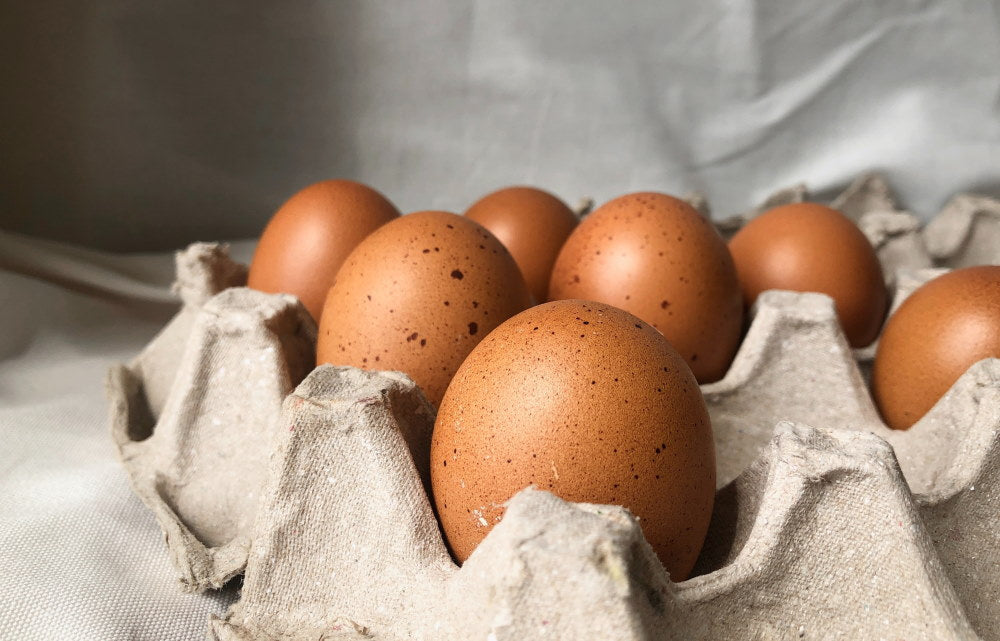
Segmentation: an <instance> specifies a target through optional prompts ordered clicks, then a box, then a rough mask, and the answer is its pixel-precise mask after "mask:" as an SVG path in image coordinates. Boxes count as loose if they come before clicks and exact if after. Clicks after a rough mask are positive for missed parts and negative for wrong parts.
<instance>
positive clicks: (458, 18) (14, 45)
mask: <svg viewBox="0 0 1000 641" xmlns="http://www.w3.org/2000/svg"><path fill="white" fill-rule="evenodd" d="M997 15H998V7H997V4H996V3H993V2H987V1H979V2H973V1H971V0H970V1H961V0H941V1H939V2H909V1H907V2H904V1H901V0H894V1H884V2H877V3H875V2H868V1H862V0H856V1H847V2H829V0H802V1H800V2H784V3H775V2H769V3H765V2H750V1H742V2H739V1H732V2H723V1H721V0H700V1H695V0H689V1H688V0H686V1H683V2H681V1H678V2H670V3H667V2H641V3H640V2H630V3H627V4H625V3H605V2H596V1H592V0H573V1H570V0H566V1H550V2H538V1H534V2H515V3H511V2H505V3H500V2H474V3H467V2H457V1H456V2H443V1H440V0H439V1H437V2H419V3H404V2H393V3H389V2H360V1H357V2H319V1H312V2H308V1H303V2H272V3H265V2H193V1H191V0H173V1H168V2H156V3H150V2H125V1H124V0H106V1H102V2H72V1H70V0H47V1H46V2H37V3H28V2H20V3H15V2H5V3H0V86H2V90H0V228H2V229H6V230H8V231H18V232H21V233H28V234H34V235H40V236H47V237H50V238H55V239H61V240H65V241H70V242H72V243H76V244H84V245H91V246H97V247H102V248H107V249H114V250H119V251H123V250H137V249H151V248H158V249H173V248H177V247H180V246H182V245H184V244H186V243H187V242H188V241H191V240H212V239H217V238H240V237H250V236H254V235H256V234H257V232H258V231H259V229H260V228H261V227H262V226H263V224H264V223H265V221H266V219H267V218H268V216H269V215H270V214H271V212H272V211H273V209H274V208H275V207H276V206H277V205H278V204H279V203H280V202H281V201H282V200H283V199H284V198H285V197H286V196H287V195H289V194H290V193H291V192H293V191H294V190H296V189H297V188H299V187H301V186H303V185H305V184H307V183H309V182H312V181H315V180H319V179H323V178H327V177H331V176H348V177H354V178H358V179H361V180H364V181H366V182H369V183H371V184H372V185H375V186H377V187H379V188H380V189H382V190H383V191H384V192H385V193H386V194H387V195H389V196H390V197H391V198H393V199H394V200H395V201H396V202H397V204H398V205H399V206H400V207H401V208H402V209H404V210H414V209H419V208H426V207H443V208H449V209H457V210H460V209H462V208H464V206H465V205H467V204H468V203H469V202H470V201H471V200H473V199H474V198H475V197H476V196H478V195H480V194H482V193H483V192H485V191H487V190H490V189H493V188H495V187H498V186H502V185H504V184H506V183H511V182H530V183H535V184H539V185H542V186H545V187H548V188H550V189H552V190H554V191H555V192H557V193H558V194H560V195H562V196H563V197H564V198H566V199H568V200H574V199H576V198H577V197H579V196H584V195H588V196H593V197H594V198H596V199H597V200H598V201H600V200H603V199H606V198H609V197H611V196H614V195H616V194H619V193H622V192H625V191H627V190H633V189H641V188H654V189H663V190H668V191H673V192H683V191H686V190H689V189H700V190H703V191H705V192H707V193H708V194H709V195H710V197H711V199H712V201H713V204H714V205H715V208H716V210H717V212H718V213H719V214H720V215H724V214H727V213H732V212H734V211H737V210H741V209H744V208H746V207H747V206H749V205H750V204H752V203H755V202H756V201H757V200H758V199H760V198H761V197H762V196H763V195H764V194H765V193H767V192H769V191H770V190H771V189H773V188H775V187H780V186H785V185H787V184H789V183H792V182H795V181H799V180H808V181H809V182H810V183H811V184H812V186H813V187H815V188H818V189H829V188H832V187H833V186H836V185H839V184H843V183H845V182H846V181H847V180H849V179H850V178H853V177H854V176H855V175H857V174H858V173H860V172H861V171H863V170H866V169H872V168H880V169H884V170H886V171H887V172H888V174H889V176H890V179H891V180H892V181H893V183H894V185H895V186H897V187H898V188H899V190H900V192H901V195H902V197H903V199H904V201H905V202H907V203H909V204H910V205H911V206H912V207H913V208H914V209H916V211H917V212H918V213H920V214H923V215H928V214H930V213H932V212H933V211H935V210H936V209H937V208H938V207H939V205H940V204H941V203H942V201H943V200H944V199H945V198H946V197H947V196H949V195H950V194H952V193H954V192H956V191H960V190H969V189H973V190H980V191H986V192H989V193H993V194H1000V111H998V110H1000V103H998V100H1000V66H998V64H997V61H998V60H1000V26H998V22H997ZM249 249H250V245H249V244H245V245H244V246H243V247H242V252H241V255H242V256H243V257H244V258H245V257H247V256H248V255H249ZM171 273H172V266H171V258H170V255H169V254H168V253H167V252H161V253H157V254H151V255H136V256H116V255H109V254H101V253H95V252H90V251H85V250H81V249H79V248H78V247H70V246H61V245H56V244H52V243H47V242H39V241H37V240H32V239H26V238H22V237H16V236H14V235H11V234H5V233H3V232H0V437H2V438H0V568H2V571H0V637H2V638H11V639H15V638H16V639H46V640H47V641H49V640H52V639H105V640H115V641H116V640H125V639H158V640H164V641H173V640H180V639H193V638H200V637H201V635H202V633H203V631H204V629H205V621H206V618H207V616H208V613H210V612H219V611H221V610H222V609H223V608H224V607H225V605H226V604H227V603H228V602H229V601H230V600H231V599H232V597H233V593H232V592H231V591H230V592H226V593H223V594H221V595H211V596H185V595H181V594H179V593H178V591H177V589H176V584H175V581H174V579H173V574H172V570H171V569H170V567H169V561H168V560H167V556H166V551H165V547H164V546H163V543H162V540H161V534H160V533H159V531H158V529H157V527H156V525H155V523H154V521H153V519H152V517H151V515H150V514H149V513H148V512H147V511H146V510H145V508H144V507H143V506H142V504H141V503H140V502H139V500H138V499H136V498H135V497H134V496H133V495H132V494H131V492H130V490H129V488H128V484H127V481H126V479H125V475H124V472H123V471H122V469H121V467H120V466H119V465H118V463H117V462H116V461H115V460H114V456H113V454H112V447H111V442H110V437H109V435H108V433H107V425H106V405H105V401H104V398H103V393H102V386H103V378H104V373H105V370H106V368H107V367H108V365H109V364H110V363H111V362H113V361H115V360H125V359H128V358H130V357H131V356H133V355H134V354H135V353H136V352H137V351H138V350H139V349H140V348H141V346H142V345H143V344H145V343H146V342H147V341H148V340H149V339H150V338H151V337H152V336H153V334H154V333H155V332H156V331H157V329H158V328H159V327H161V326H162V325H163V323H165V322H166V320H167V319H168V318H169V317H170V315H171V314H172V313H173V311H174V310H175V309H176V305H175V303H173V302H171V301H172V299H171V296H170V293H169V289H168V286H169V281H170V278H171Z"/></svg>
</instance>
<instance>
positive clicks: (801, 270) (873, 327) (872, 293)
mask: <svg viewBox="0 0 1000 641" xmlns="http://www.w3.org/2000/svg"><path fill="white" fill-rule="evenodd" d="M729 250H730V251H731V252H732V253H733V260H734V261H736V271H737V272H738V273H739V278H740V285H741V286H742V288H743V297H744V298H745V299H746V304H747V306H750V305H753V302H754V301H755V300H757V296H759V295H760V293H761V292H763V291H765V290H768V289H786V290H791V291H796V292H820V293H822V294H826V295H827V296H829V297H830V298H832V299H833V302H834V305H835V306H836V309H837V316H838V318H839V319H840V324H841V326H842V327H843V329H844V334H845V336H847V340H848V342H849V343H850V344H851V346H852V347H864V346H865V345H868V344H869V343H871V342H872V341H873V340H875V337H876V336H878V331H879V327H881V325H882V320H883V319H884V318H885V313H886V309H887V307H888V304H889V296H888V293H887V291H886V288H885V280H884V279H883V276H882V266H881V264H879V262H878V257H877V256H876V255H875V250H874V249H873V248H872V246H871V243H869V242H868V239H867V238H865V235H864V234H863V233H862V232H861V230H860V229H859V228H858V226H857V225H855V224H854V223H853V222H851V220H850V219H849V218H847V217H846V216H844V215H843V214H841V213H840V212H839V211H837V210H836V209H831V208H829V207H825V206H823V205H819V204H816V203H795V204H792V205H783V206H781V207H775V208H774V209H771V210H769V211H767V212H765V213H763V214H761V215H760V216H758V217H757V218H754V219H753V220H751V221H750V222H749V223H747V225H746V226H745V227H743V229H741V230H740V231H739V232H737V233H736V235H735V236H733V238H732V239H731V240H730V241H729Z"/></svg>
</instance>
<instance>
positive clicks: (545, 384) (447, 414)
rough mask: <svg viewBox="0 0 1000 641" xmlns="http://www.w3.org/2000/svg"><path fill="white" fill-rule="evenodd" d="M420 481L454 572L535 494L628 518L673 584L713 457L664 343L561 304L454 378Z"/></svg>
mask: <svg viewBox="0 0 1000 641" xmlns="http://www.w3.org/2000/svg"><path fill="white" fill-rule="evenodd" d="M431 481H432V487H433V495H434V502H435V505H436V507H437V511H438V514H439V515H440V518H441V524H442V527H443V529H444V532H445V534H446V536H447V540H448V544H449V546H450V547H451V549H452V551H453V553H454V554H455V556H456V557H457V558H458V559H459V560H460V561H464V560H465V559H466V558H468V556H469V554H470V553H471V552H472V551H473V549H474V548H475V547H476V546H477V545H478V543H479V542H480V541H481V540H482V539H483V537H484V536H485V535H486V534H487V532H489V530H490V529H491V528H492V527H493V526H494V525H495V524H496V523H497V522H498V521H499V520H500V519H501V517H502V515H503V504H504V502H505V501H507V499H509V498H510V497H511V496H513V495H514V494H515V493H516V492H518V491H519V490H521V489H523V488H525V487H527V486H529V485H535V486H536V487H538V488H540V489H543V490H548V491H550V492H553V493H555V494H556V495H558V496H560V497H562V498H564V499H566V500H568V501H583V502H590V503H602V504H619V505H623V506H625V507H626V508H628V509H630V510H631V511H632V512H633V513H634V514H636V515H637V516H638V517H639V518H640V519H641V520H640V523H641V526H642V531H643V533H644V535H645V537H646V539H647V540H648V541H649V543H650V544H651V545H652V547H653V549H654V550H655V551H656V553H657V555H658V556H659V558H660V560H661V561H662V562H663V565H664V567H666V568H667V570H668V571H669V572H670V575H671V578H672V579H673V580H675V581H676V580H681V579H683V578H685V577H687V575H688V574H689V573H690V571H691V568H692V567H693V565H694V562H695V559H696V558H697V556H698V553H699V551H700V550H701V546H702V543H703V541H704V538H705V533H706V531H707V528H708V523H709V519H710V517H711V513H712V504H713V501H714V497H715V446H714V443H713V440H712V429H711V423H710V422H709V417H708V411H707V409H706V407H705V402H704V399H703V398H702V395H701V392H700V390H699V388H698V384H697V382H696V381H695V378H694V376H693V375H692V373H691V370H690V369H689V368H688V366H687V365H686V363H685V362H684V360H683V359H682V358H681V357H680V356H679V355H678V354H677V352H676V351H675V350H674V349H673V348H672V347H671V346H670V344H669V343H668V342H667V340H666V339H665V338H664V337H663V335H662V334H660V333H659V332H657V331H656V330H655V329H654V328H652V327H651V326H650V325H648V324H646V323H644V322H642V321H641V320H639V319H638V318H636V317H635V316H633V315H631V314H629V313H628V312H625V311H622V310H620V309H616V308H614V307H612V306H610V305H605V304H602V303H594V302H589V301H575V300H564V301H557V302H552V303H547V304H544V305H539V306H537V307H533V308H531V309H529V310H527V311H525V312H523V313H521V314H518V315H517V316H515V317H513V318H511V319H510V320H509V321H507V322H505V323H504V324H503V325H501V326H500V327H498V328H497V329H496V330H494V331H493V332H492V333H491V334H490V335H489V336H487V337H486V338H485V339H484V340H483V342H482V343H480V344H479V345H478V346H477V347H476V349H475V350H473V351H472V353H471V354H470V355H469V357H468V358H467V359H466V361H465V363H463V364H462V367H461V368H460V369H459V371H458V373H457V374H456V376H455V378H454V380H453V381H452V383H451V385H450V386H449V388H448V392H447V394H445V397H444V400H443V402H442V403H441V408H440V411H439V412H438V416H437V421H436V422H435V425H434V434H433V438H432V444H431Z"/></svg>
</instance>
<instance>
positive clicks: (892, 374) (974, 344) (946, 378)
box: [872, 266, 1000, 429]
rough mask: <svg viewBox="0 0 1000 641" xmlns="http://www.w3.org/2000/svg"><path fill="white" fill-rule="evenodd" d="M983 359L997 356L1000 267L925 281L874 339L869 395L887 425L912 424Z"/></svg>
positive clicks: (999, 349)
mask: <svg viewBox="0 0 1000 641" xmlns="http://www.w3.org/2000/svg"><path fill="white" fill-rule="evenodd" d="M985 358H1000V266H980V267H968V268H965V269H959V270H957V271H953V272H950V273H947V274H944V275H942V276H939V277H937V278H935V279H934V280H931V281H929V282H928V283H926V284H925V285H923V286H922V287H920V288H919V289H917V290H916V291H915V292H913V294H911V295H910V296H909V297H908V298H907V299H906V300H905V301H904V302H903V304H902V305H900V307H899V309H897V310H896V312H895V313H894V314H893V315H892V316H891V317H889V320H888V322H886V325H885V329H884V330H883V331H882V336H881V338H879V343H878V349H877V350H876V352H875V362H874V364H873V367H872V394H873V396H874V398H875V402H876V404H877V405H878V408H879V411H880V412H881V413H882V417H883V419H884V420H885V422H886V424H887V425H888V426H889V427H892V428H894V429H907V428H909V427H911V426H912V425H913V424H914V423H916V422H917V421H918V420H919V419H920V418H921V417H922V416H923V415H924V414H926V413H927V412H928V411H929V410H930V409H931V408H932V407H933V406H934V405H935V404H936V403H937V402H938V400H940V399H941V397H942V396H944V394H945V392H947V391H948V389H949V388H950V387H951V386H952V385H953V384H954V383H955V381H957V380H958V379H959V377H960V376H961V375H962V374H964V373H965V372H966V370H968V369H969V368H970V367H972V365H974V364H975V363H977V362H979V361H981V360H983V359H985Z"/></svg>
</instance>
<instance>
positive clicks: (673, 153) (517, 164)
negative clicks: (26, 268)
mask: <svg viewBox="0 0 1000 641" xmlns="http://www.w3.org/2000/svg"><path fill="white" fill-rule="evenodd" d="M6 4H7V5H8V6H7V7H5V8H4V9H3V10H0V11H2V13H0V59H3V60H4V63H5V64H4V65H0V82H2V83H3V86H4V87H7V88H10V89H11V90H10V91H5V92H4V95H3V97H2V98H0V122H2V123H4V124H5V125H6V126H7V128H6V129H5V130H4V143H3V149H4V161H3V162H2V163H0V228H5V229H8V230H11V231H19V232H21V233H28V234H34V235H45V236H46V237H49V238H56V239H61V240H66V241H70V242H78V243H85V244H89V245H91V246H100V247H104V248H109V249H111V248H114V249H117V250H137V249H151V248H159V249H171V248H175V247H178V246H183V245H186V244H187V243H189V242H191V241H194V240H205V241H208V240H216V239H220V238H248V237H252V236H256V235H257V234H258V233H259V230H260V229H261V228H262V227H263V225H264V223H265V222H266V220H267V218H268V217H269V216H270V215H271V213H272V212H273V211H274V209H275V208H276V207H277V206H278V205H279V204H280V203H281V202H282V201H283V200H284V199H286V198H287V197H288V196H289V195H291V194H292V193H293V192H295V191H296V190H298V189H300V188H301V187H303V186H305V185H307V184H309V183H311V182H314V181H317V180H321V179H325V178H330V177H345V178H354V179H358V180H362V181H364V182H367V183H369V184H371V185H373V186H374V187H376V188H377V189H380V190H382V191H383V192H385V194H386V195H387V196H388V197H389V198H390V199H392V200H393V201H395V202H396V204H397V205H398V206H399V207H400V209H402V210H403V211H404V212H407V211H415V210H418V209H431V208H440V209H447V210H455V211H464V209H465V208H466V207H467V206H468V205H469V204H471V203H472V202H473V201H474V200H475V199H476V198H478V197H479V196H481V195H483V194H485V193H487V192H488V191H491V190H493V189H496V188H498V187H502V186H504V185H506V184H510V183H523V182H527V183H535V184H537V185H539V186H541V187H544V188H547V189H550V190H552V191H554V192H555V193H557V194H558V195H560V196H562V197H563V198H564V199H567V200H568V201H570V202H573V201H575V200H576V199H577V198H580V197H583V196H590V197H593V198H594V199H595V200H596V201H597V202H598V203H600V202H602V201H604V200H607V199H609V198H611V197H613V196H616V195H619V194H622V193H625V192H627V191H632V190H638V189H657V190H663V191H667V192H672V193H677V194H678V195H682V194H683V193H684V192H686V191H689V190H699V191H703V192H705V193H707V195H708V196H709V198H710V200H711V202H712V204H713V206H714V209H715V211H716V213H717V214H718V215H720V216H726V215H728V214H733V213H737V212H740V211H742V210H744V209H746V208H747V207H748V206H750V205H753V204H756V202H757V201H758V200H759V199H760V198H761V197H763V196H764V195H765V194H768V193H771V192H772V191H774V190H775V189H777V188H780V187H784V186H787V185H788V184H789V183H793V182H797V181H801V180H805V181H807V182H808V183H809V184H810V186H811V187H812V188H813V189H814V190H830V189H835V188H836V187H838V186H843V185H844V184H845V183H846V182H847V181H848V180H850V179H851V178H853V177H854V176H856V175H858V174H860V173H862V172H864V171H867V170H885V171H886V172H887V173H888V176H889V178H890V180H891V181H892V182H893V184H894V185H896V186H897V187H898V188H899V189H900V191H901V193H902V194H904V196H905V199H904V200H905V204H907V205H908V206H909V207H911V208H913V209H914V210H915V211H916V212H917V213H918V214H920V215H922V216H927V215H928V214H930V213H932V212H934V211H936V210H937V209H938V208H939V207H940V206H941V205H942V204H943V202H944V201H945V200H946V199H947V198H948V197H949V196H950V195H952V194H953V193H956V192H959V191H985V192H988V193H989V194H990V195H1000V179H998V176H1000V101H998V96H1000V66H998V65H997V63H996V62H997V60H998V59H1000V22H998V14H1000V11H998V3H997V0H936V1H934V2H915V1H913V0H879V1H878V2H871V1H870V0H841V1H838V2H830V1H829V0H799V1H796V2H789V1H787V0H786V1H782V0H697V1H695V0H686V1H681V2H678V1H671V2H662V1H657V0H645V1H642V2H639V1H630V2H625V3H608V2H606V1H604V0H546V1H545V2H538V0H516V1H512V2H497V1H495V0H479V1H471V2H470V1H466V0H425V1H421V2H398V1H395V0H341V1H338V2H328V1H326V0H303V1H298V2H293V3H288V2H259V1H257V2H253V1H251V2H232V1H228V2H227V1H222V2H201V1H197V0H172V1H171V2H161V3H154V4H149V3H142V2H138V3H137V2H129V1H126V0H102V1H101V2H98V3H80V2H78V1H76V0H46V2H35V3H30V2H27V3H26V2H21V3H16V2H11V3H6Z"/></svg>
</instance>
